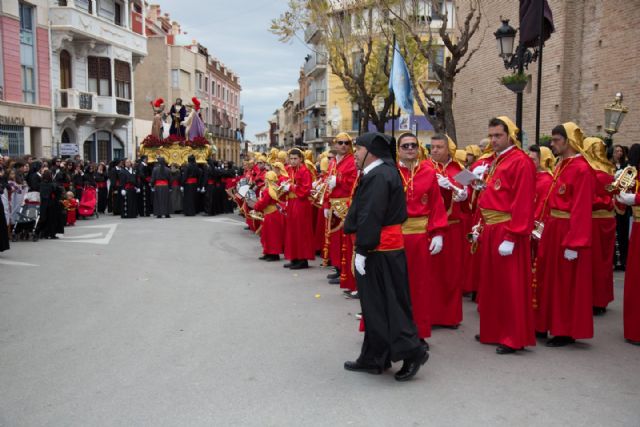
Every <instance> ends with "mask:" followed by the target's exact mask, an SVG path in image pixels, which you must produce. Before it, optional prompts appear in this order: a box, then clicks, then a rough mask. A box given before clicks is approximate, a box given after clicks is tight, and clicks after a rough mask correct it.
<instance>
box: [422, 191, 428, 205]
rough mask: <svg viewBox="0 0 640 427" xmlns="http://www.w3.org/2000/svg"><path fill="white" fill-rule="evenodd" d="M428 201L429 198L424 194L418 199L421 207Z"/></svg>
mask: <svg viewBox="0 0 640 427" xmlns="http://www.w3.org/2000/svg"><path fill="white" fill-rule="evenodd" d="M428 201H429V196H428V195H427V193H424V194H423V195H422V197H421V198H420V203H422V204H423V205H426V204H427V202H428Z"/></svg>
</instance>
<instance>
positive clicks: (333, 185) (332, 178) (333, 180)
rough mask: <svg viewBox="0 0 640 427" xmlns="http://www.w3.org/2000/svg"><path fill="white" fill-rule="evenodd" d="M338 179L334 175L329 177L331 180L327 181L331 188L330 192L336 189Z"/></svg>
mask: <svg viewBox="0 0 640 427" xmlns="http://www.w3.org/2000/svg"><path fill="white" fill-rule="evenodd" d="M336 182H337V180H336V177H335V175H332V176H330V177H329V179H327V185H328V186H329V190H333V189H334V188H336Z"/></svg>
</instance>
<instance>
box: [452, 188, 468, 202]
mask: <svg viewBox="0 0 640 427" xmlns="http://www.w3.org/2000/svg"><path fill="white" fill-rule="evenodd" d="M468 197H469V192H468V191H467V187H465V188H463V189H462V193H460V196H458V193H453V201H454V202H464V201H465V200H467V198H468Z"/></svg>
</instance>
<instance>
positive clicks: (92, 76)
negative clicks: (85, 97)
mask: <svg viewBox="0 0 640 427" xmlns="http://www.w3.org/2000/svg"><path fill="white" fill-rule="evenodd" d="M87 63H88V66H89V92H93V93H97V94H98V95H100V96H111V60H110V59H109V58H104V57H99V56H89V57H88V58H87Z"/></svg>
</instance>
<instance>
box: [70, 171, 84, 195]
mask: <svg viewBox="0 0 640 427" xmlns="http://www.w3.org/2000/svg"><path fill="white" fill-rule="evenodd" d="M71 183H72V184H73V191H74V193H73V194H74V195H75V196H76V199H78V200H82V192H83V191H84V173H76V172H75V171H74V172H73V175H72V176H71Z"/></svg>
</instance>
